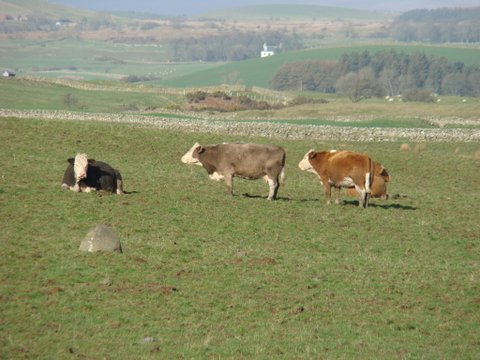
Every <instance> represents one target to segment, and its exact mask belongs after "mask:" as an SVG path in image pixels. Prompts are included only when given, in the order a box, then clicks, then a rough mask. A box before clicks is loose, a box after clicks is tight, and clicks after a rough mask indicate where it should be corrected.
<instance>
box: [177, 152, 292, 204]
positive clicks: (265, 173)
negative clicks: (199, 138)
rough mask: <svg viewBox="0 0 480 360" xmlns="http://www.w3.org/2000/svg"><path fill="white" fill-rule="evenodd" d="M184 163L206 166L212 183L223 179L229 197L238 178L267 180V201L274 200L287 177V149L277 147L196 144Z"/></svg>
mask: <svg viewBox="0 0 480 360" xmlns="http://www.w3.org/2000/svg"><path fill="white" fill-rule="evenodd" d="M182 162H183V163H185V164H195V165H200V166H203V167H204V168H205V170H207V173H208V175H209V176H210V178H211V179H213V180H221V179H224V180H225V184H226V185H227V192H228V194H230V195H233V178H234V177H235V176H237V177H241V178H244V179H249V180H255V179H259V178H262V177H265V178H266V180H267V182H268V185H269V189H270V191H269V193H268V200H275V199H276V197H277V193H278V188H279V187H280V180H281V178H283V175H284V166H285V150H284V149H283V148H281V147H279V146H275V145H261V144H238V143H233V144H225V143H224V144H218V145H210V146H203V145H200V144H199V143H195V144H194V145H193V146H192V148H191V149H190V150H189V151H188V152H187V153H186V154H185V155H183V156H182Z"/></svg>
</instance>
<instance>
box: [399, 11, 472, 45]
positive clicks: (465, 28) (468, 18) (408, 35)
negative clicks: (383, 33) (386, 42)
mask: <svg viewBox="0 0 480 360" xmlns="http://www.w3.org/2000/svg"><path fill="white" fill-rule="evenodd" d="M390 37H391V38H393V39H395V40H398V41H407V42H411V41H423V42H433V43H444V42H462V43H475V42H480V7H474V8H456V9H446V8H445V9H430V10H429V9H421V10H410V11H407V12H405V13H403V14H402V15H400V16H399V17H397V18H396V19H395V21H394V22H393V23H392V25H391V26H390Z"/></svg>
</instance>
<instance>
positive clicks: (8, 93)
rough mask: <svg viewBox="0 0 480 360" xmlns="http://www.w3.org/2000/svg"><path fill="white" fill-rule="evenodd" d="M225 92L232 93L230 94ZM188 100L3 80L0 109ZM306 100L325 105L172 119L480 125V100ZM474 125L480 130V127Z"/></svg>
mask: <svg viewBox="0 0 480 360" xmlns="http://www.w3.org/2000/svg"><path fill="white" fill-rule="evenodd" d="M199 89H201V90H206V88H199ZM215 89H216V88H213V89H210V91H215ZM221 90H222V91H227V92H228V91H229V88H228V87H225V88H221ZM189 91H195V89H191V90H189ZM232 92H233V93H235V94H236V95H238V96H242V95H243V96H248V97H250V98H252V99H259V100H263V99H266V100H267V101H275V99H277V101H281V100H282V99H283V97H284V96H289V97H291V98H292V99H293V98H295V97H296V96H305V93H278V92H266V91H265V90H264V91H263V92H262V93H256V92H252V91H243V92H241V91H238V90H235V91H232ZM185 94H186V92H185V91H179V90H175V89H163V88H160V87H156V86H153V85H151V86H150V85H143V84H125V83H122V82H115V81H53V80H33V79H23V78H21V77H19V78H3V77H0V109H11V110H67V111H75V112H80V113H82V112H95V113H106V114H115V113H120V112H128V113H131V114H139V115H140V114H145V113H146V114H150V115H152V116H161V117H165V116H166V114H165V112H167V113H168V112H169V110H177V109H184V110H185V109H186V106H187V99H186V97H185ZM307 95H308V96H310V97H312V98H313V99H319V100H320V99H321V100H324V101H325V103H319V104H315V103H313V104H305V105H300V106H287V107H284V108H279V109H272V110H266V111H259V110H249V111H239V112H236V113H228V112H226V113H224V112H221V111H213V110H211V111H210V110H209V111H200V112H195V113H185V114H179V113H178V112H173V113H172V115H171V116H173V117H176V118H181V117H187V118H191V117H192V116H193V117H198V118H207V119H208V118H211V117H212V116H214V119H216V120H219V121H232V119H234V120H235V121H240V120H242V121H252V120H253V121H275V122H284V123H294V124H308V125H332V124H333V125H337V126H368V127H431V126H432V124H431V120H432V119H450V120H452V119H463V120H472V119H477V117H478V108H479V106H480V99H478V98H468V99H466V101H465V102H463V98H459V97H454V96H451V97H441V102H436V103H423V102H398V101H396V102H393V103H390V102H388V101H386V100H385V99H382V98H378V99H368V100H365V101H362V102H359V103H352V102H351V101H350V100H349V99H347V98H345V97H341V96H337V95H332V94H329V95H325V94H321V93H307ZM359 121H360V122H359ZM450 122H451V121H450ZM474 125H475V126H476V127H478V126H480V125H479V124H478V122H477V123H475V124H474ZM455 126H460V125H459V124H458V125H455Z"/></svg>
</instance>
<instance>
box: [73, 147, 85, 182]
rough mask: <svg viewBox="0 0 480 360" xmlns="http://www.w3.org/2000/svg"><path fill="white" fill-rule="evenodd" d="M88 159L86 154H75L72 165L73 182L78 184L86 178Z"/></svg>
mask: <svg viewBox="0 0 480 360" xmlns="http://www.w3.org/2000/svg"><path fill="white" fill-rule="evenodd" d="M87 168H88V157H87V154H77V155H76V156H75V161H74V163H73V172H74V174H75V180H76V181H77V182H79V181H80V180H82V179H85V178H86V177H87Z"/></svg>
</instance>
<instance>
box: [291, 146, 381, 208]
mask: <svg viewBox="0 0 480 360" xmlns="http://www.w3.org/2000/svg"><path fill="white" fill-rule="evenodd" d="M298 166H299V168H300V169H301V170H304V171H310V172H313V173H315V174H317V175H318V176H319V177H320V180H321V182H322V185H323V187H324V189H325V195H326V198H327V204H330V198H331V188H332V186H333V187H334V188H335V189H336V191H335V203H336V204H338V203H339V194H340V188H342V187H346V188H352V187H353V188H355V190H356V192H357V194H358V200H359V201H358V202H359V206H363V207H367V206H368V200H369V197H370V195H371V192H372V190H371V187H372V184H373V181H374V175H375V174H377V175H378V176H381V177H382V178H383V179H384V181H385V182H386V181H389V180H390V177H389V175H388V173H387V171H386V170H385V169H384V168H383V166H382V165H380V164H377V163H375V162H374V161H373V160H372V159H370V157H369V156H368V155H366V154H359V153H355V152H352V151H336V150H332V151H321V152H316V151H314V150H310V151H308V152H307V153H306V154H305V156H304V158H303V159H302V161H300V163H299V164H298Z"/></svg>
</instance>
